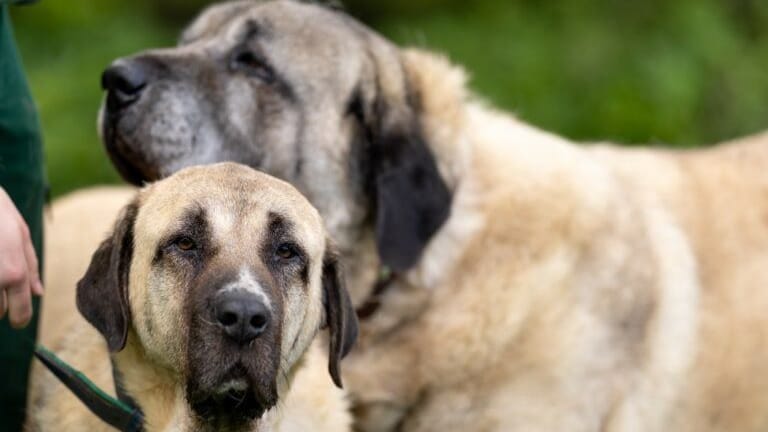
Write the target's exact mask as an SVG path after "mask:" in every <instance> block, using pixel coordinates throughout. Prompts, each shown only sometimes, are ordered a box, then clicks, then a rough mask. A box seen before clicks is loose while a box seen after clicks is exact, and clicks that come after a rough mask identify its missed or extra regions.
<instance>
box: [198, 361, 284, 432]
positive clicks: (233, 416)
mask: <svg viewBox="0 0 768 432" xmlns="http://www.w3.org/2000/svg"><path fill="white" fill-rule="evenodd" d="M236 369H239V368H236ZM195 388H197V390H190V389H195ZM187 399H188V402H189V404H190V407H191V408H192V411H193V412H194V413H195V415H196V416H197V418H198V420H199V421H200V422H201V423H203V424H204V425H205V426H206V429H208V428H210V429H211V430H229V431H238V430H247V428H248V426H249V425H250V424H251V423H252V422H253V421H254V420H256V419H259V418H261V416H262V415H264V413H265V412H266V411H267V410H269V409H270V408H272V407H273V406H275V404H276V403H277V392H276V386H275V385H266V386H264V385H257V384H254V380H253V379H251V378H249V377H248V376H246V374H245V373H243V372H241V370H236V371H235V372H233V373H228V374H226V375H225V376H223V377H222V378H220V379H219V380H217V384H215V385H214V386H212V387H211V388H208V389H200V388H199V386H198V385H197V384H194V383H191V384H190V385H188V392H187Z"/></svg>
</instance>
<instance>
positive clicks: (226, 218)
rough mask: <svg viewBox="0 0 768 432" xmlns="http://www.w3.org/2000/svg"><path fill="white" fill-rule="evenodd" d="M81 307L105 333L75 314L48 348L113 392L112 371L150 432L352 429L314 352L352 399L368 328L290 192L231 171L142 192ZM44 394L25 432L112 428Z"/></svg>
mask: <svg viewBox="0 0 768 432" xmlns="http://www.w3.org/2000/svg"><path fill="white" fill-rule="evenodd" d="M86 231H87V230H86ZM49 252H55V251H50V250H49ZM48 276H49V280H55V275H48ZM77 306H78V309H80V312H81V313H82V315H83V316H84V317H85V319H86V320H88V322H90V323H91V324H92V325H93V327H95V329H96V330H98V332H100V333H101V335H99V333H97V332H96V331H95V330H94V328H92V327H91V326H89V325H88V324H87V323H86V322H85V321H83V320H82V318H81V317H78V316H74V315H75V314H69V315H71V316H67V315H61V316H59V317H56V319H58V320H59V322H58V323H57V325H56V327H54V326H53V324H54V320H53V317H51V316H46V317H45V318H44V325H43V328H42V332H43V334H41V340H42V341H43V342H44V343H46V344H48V345H49V348H51V349H52V350H54V351H55V352H56V353H57V354H58V355H59V356H60V357H61V358H63V359H64V360H66V361H67V362H69V363H70V364H71V365H72V366H74V367H75V368H77V369H80V370H81V371H83V372H84V373H85V374H86V375H87V376H89V377H90V378H91V379H93V380H94V381H95V382H96V383H97V384H98V385H100V386H101V387H102V388H104V389H105V390H107V391H114V384H113V376H112V373H113V370H112V367H113V366H112V364H113V365H114V368H115V372H116V374H117V375H118V376H120V377H121V378H122V382H123V386H124V389H125V391H126V392H127V394H128V395H129V396H130V397H132V398H133V399H134V400H135V401H136V403H137V404H138V407H139V408H140V409H141V410H142V411H143V413H144V419H145V430H147V431H157V430H166V431H171V430H172V431H177V430H178V431H208V430H226V431H259V432H262V431H282V432H289V431H290V432H292V431H296V432H298V431H302V432H304V431H313V430H314V431H333V432H339V431H345V430H349V427H350V426H349V425H350V422H351V421H350V417H349V414H348V412H347V404H346V401H345V399H344V394H343V392H341V391H340V390H339V389H337V388H335V387H334V386H333V383H332V382H331V379H329V378H328V375H327V372H325V371H324V369H326V366H325V365H326V360H324V356H323V354H322V350H321V349H320V348H319V347H310V345H311V342H312V340H313V339H314V337H315V334H316V333H317V331H318V330H319V329H320V328H321V327H323V326H326V325H327V327H328V328H329V330H330V353H329V357H330V359H329V362H328V368H329V371H330V375H331V377H332V378H333V381H334V382H335V383H336V384H337V385H338V386H340V385H341V381H340V373H339V362H340V360H341V358H342V357H343V356H344V355H345V354H346V353H347V352H348V351H349V349H350V348H351V346H352V344H353V342H354V340H355V338H356V334H357V321H356V318H355V314H354V311H353V309H352V308H351V304H350V301H349V297H348V294H347V292H346V290H345V289H344V287H343V286H342V284H341V279H340V271H339V269H338V267H337V263H336V258H335V255H334V252H333V251H332V249H331V247H330V246H329V242H328V239H327V236H326V233H325V229H324V227H323V222H322V220H321V218H320V216H319V215H318V213H317V211H316V210H315V209H314V208H313V207H312V206H311V205H310V204H309V202H307V200H306V199H305V198H304V197H303V196H302V195H301V194H299V192H298V191H297V190H296V189H294V188H293V187H292V186H290V185H289V184H288V183H285V182H282V181H280V180H277V179H275V178H272V177H270V176H267V175H265V174H262V173H258V172H256V171H254V170H252V169H250V168H247V167H245V166H242V165H236V164H232V163H223V164H216V165H210V166H206V167H195V168H190V169H186V170H183V171H180V172H179V173H177V174H176V175H174V176H172V177H170V178H168V179H165V180H163V181H160V182H157V183H154V184H151V185H149V186H147V187H145V188H144V189H142V190H141V191H139V193H138V194H137V195H136V197H135V198H134V199H133V201H131V202H130V204H128V205H127V206H126V207H125V208H124V210H123V212H122V214H121V216H120V217H119V219H118V221H117V223H116V225H115V228H114V233H113V234H112V235H111V236H110V237H109V238H108V239H107V240H105V241H104V242H103V243H102V244H101V246H100V247H99V248H98V250H97V251H96V252H95V253H94V255H93V258H92V260H91V263H90V266H89V268H88V271H87V272H86V274H85V276H84V277H83V278H82V279H81V281H80V282H79V283H78V286H77ZM50 310H51V311H55V312H58V313H61V312H63V311H64V310H65V308H64V309H50ZM43 313H44V315H45V314H46V313H47V311H44V312H43ZM105 340H106V343H105ZM110 352H111V361H110ZM31 386H32V388H31V393H32V394H31V398H30V410H29V412H30V418H29V419H28V429H30V430H34V431H53V430H55V431H84V430H87V431H89V432H94V431H97V430H98V431H100V430H111V429H110V428H109V426H107V425H106V424H105V423H102V422H101V421H100V420H99V419H98V418H97V417H96V416H94V415H93V414H92V413H90V412H89V411H88V410H87V409H86V408H85V406H84V405H82V403H81V402H80V401H79V400H77V399H76V398H75V397H74V395H72V394H71V393H70V392H69V391H68V390H67V389H66V388H65V387H64V386H63V385H62V384H61V383H59V382H58V381H57V379H56V378H54V377H53V376H52V375H51V374H50V373H48V372H47V371H43V370H41V368H39V367H36V370H35V373H34V374H33V378H32V384H31ZM113 394H114V393H113Z"/></svg>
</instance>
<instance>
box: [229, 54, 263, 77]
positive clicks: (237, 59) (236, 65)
mask: <svg viewBox="0 0 768 432" xmlns="http://www.w3.org/2000/svg"><path fill="white" fill-rule="evenodd" d="M230 67H231V68H232V70H236V71H243V72H245V73H247V74H248V75H251V76H255V77H257V78H259V79H261V80H263V81H265V82H267V83H270V82H272V81H273V80H274V74H273V73H272V69H271V68H270V67H269V65H267V63H266V62H265V61H264V60H263V59H261V58H260V57H259V56H257V55H256V54H255V53H253V52H251V51H248V50H243V51H237V52H235V53H234V55H233V56H232V60H231V61H230Z"/></svg>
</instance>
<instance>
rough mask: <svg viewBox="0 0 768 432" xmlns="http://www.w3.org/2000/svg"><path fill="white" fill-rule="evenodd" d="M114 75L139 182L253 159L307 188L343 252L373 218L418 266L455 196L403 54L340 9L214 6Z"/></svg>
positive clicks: (401, 266) (385, 246) (123, 156)
mask: <svg viewBox="0 0 768 432" xmlns="http://www.w3.org/2000/svg"><path fill="white" fill-rule="evenodd" d="M102 81H103V86H104V87H105V89H107V91H108V92H107V97H106V100H105V103H104V106H103V107H102V110H101V114H100V129H101V133H102V138H103V140H104V142H105V145H106V147H107V149H108V152H109V154H110V156H111V158H112V160H113V161H114V163H115V165H116V166H117V168H118V170H119V171H120V172H121V173H122V175H123V176H124V177H125V178H126V179H127V180H129V181H131V182H134V183H137V184H139V183H141V182H142V181H145V180H155V179H158V178H162V177H165V176H167V175H170V174H171V173H173V172H175V171H177V170H178V169H180V168H183V167H187V166H191V165H197V164H206V163H213V162H218V161H237V162H241V163H245V164H247V165H250V166H252V167H255V168H258V169H260V170H263V171H265V172H267V173H269V174H272V175H275V176H277V177H279V178H282V179H284V180H287V181H289V182H290V183H292V184H293V185H295V186H296V187H297V188H298V189H299V190H301V191H302V192H303V193H304V194H306V195H307V197H308V198H309V199H310V201H311V202H312V203H313V204H314V205H315V206H317V208H318V209H319V210H320V213H321V214H322V215H323V217H324V219H325V222H326V225H327V227H328V229H329V231H330V232H331V234H332V235H333V237H334V239H335V240H336V241H337V243H338V244H339V245H340V247H341V248H342V249H343V252H345V254H347V253H348V251H350V250H352V249H353V248H354V245H355V243H356V242H357V241H358V240H359V238H360V235H361V232H363V230H362V228H365V227H366V225H374V228H375V231H376V242H377V245H378V251H379V255H380V256H381V258H382V261H383V262H384V263H385V264H387V265H389V266H390V267H392V268H393V269H395V270H405V269H407V268H409V267H411V266H412V265H413V264H414V263H415V261H416V260H417V258H418V257H419V254H420V253H421V250H422V249H423V247H424V245H425V243H426V242H427V240H428V239H429V238H430V236H431V235H432V234H433V233H434V232H435V231H436V230H437V228H439V226H440V225H441V224H442V223H443V221H444V220H445V219H446V218H447V215H448V208H449V204H450V194H449V192H448V189H447V187H446V185H445V183H444V182H443V180H442V178H441V177H440V174H439V172H438V168H437V165H436V163H435V160H434V158H433V155H432V154H431V152H430V150H429V149H428V148H427V146H426V145H425V143H424V142H423V139H422V137H421V133H420V126H419V121H418V110H419V107H418V97H417V95H416V94H415V92H414V91H413V89H411V88H410V86H409V83H408V79H407V77H406V73H405V70H404V68H403V65H402V63H401V59H400V54H399V50H398V49H397V48H396V47H394V46H393V45H391V44H390V43H388V42H387V41H385V40H384V39H382V38H381V37H379V36H378V35H376V34H375V33H373V32H372V31H370V30H369V29H367V28H366V27H364V26H362V25H361V24H359V23H358V22H356V21H354V20H353V19H352V18H350V17H348V16H347V15H345V14H343V13H341V12H339V11H334V10H331V9H328V8H325V7H322V6H318V5H312V4H304V3H298V2H294V1H279V0H278V1H270V2H256V1H240V2H232V3H224V4H221V5H217V6H213V7H211V8H209V9H208V10H206V11H205V12H203V13H202V15H201V16H200V17H199V18H197V20H196V21H194V22H193V23H192V24H191V25H190V26H189V27H188V28H187V30H186V31H185V32H184V33H183V35H182V37H181V40H180V43H179V46H178V47H175V48H169V49H158V50H150V51H146V52H144V53H141V54H139V55H136V56H132V57H127V58H123V59H119V60H117V61H116V62H115V63H113V65H112V66H111V67H110V68H109V69H107V70H106V71H105V73H104V75H103V77H102Z"/></svg>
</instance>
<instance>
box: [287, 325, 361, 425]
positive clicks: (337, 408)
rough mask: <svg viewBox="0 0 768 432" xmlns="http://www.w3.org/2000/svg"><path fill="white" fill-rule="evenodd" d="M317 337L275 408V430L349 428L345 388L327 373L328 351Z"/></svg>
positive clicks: (349, 420) (322, 341) (349, 416)
mask: <svg viewBox="0 0 768 432" xmlns="http://www.w3.org/2000/svg"><path fill="white" fill-rule="evenodd" d="M323 343H325V340H324V338H318V339H317V340H315V342H314V343H313V344H312V346H310V348H309V349H308V350H307V352H306V354H305V355H304V359H303V361H302V363H301V365H300V366H299V368H298V370H297V371H296V375H295V377H294V381H293V383H292V384H291V388H290V389H289V390H288V394H287V395H286V396H285V398H284V399H283V400H282V401H281V402H280V404H279V405H278V408H277V409H276V410H274V413H273V414H272V415H274V417H273V425H274V431H275V432H304V431H309V430H312V431H318V432H322V431H328V432H338V431H345V430H350V426H351V424H352V417H351V415H350V413H349V403H348V401H347V399H346V393H345V392H344V390H341V389H339V388H337V387H336V386H335V385H334V384H333V382H332V381H331V379H330V377H329V376H328V355H327V353H326V351H325V349H324V348H323V347H322V344H323Z"/></svg>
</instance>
